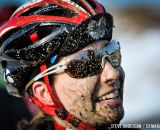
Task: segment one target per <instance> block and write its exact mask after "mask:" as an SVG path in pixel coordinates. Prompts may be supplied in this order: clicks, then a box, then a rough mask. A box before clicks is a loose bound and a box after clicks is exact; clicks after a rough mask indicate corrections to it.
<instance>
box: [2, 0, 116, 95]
mask: <svg viewBox="0 0 160 130" xmlns="http://www.w3.org/2000/svg"><path fill="white" fill-rule="evenodd" d="M112 27H113V19H112V16H111V15H110V14H109V13H106V12H105V9H104V8H103V7H102V6H101V5H100V4H99V3H97V2H96V1H95V0H35V1H30V2H28V3H27V4H25V5H23V6H22V7H20V8H19V9H18V10H16V12H15V13H14V14H13V15H12V17H11V18H10V20H9V21H8V22H6V23H5V24H4V25H3V26H2V27H1V28H0V43H1V48H0V57H1V64H2V69H3V75H4V80H5V82H6V88H7V90H8V92H9V93H10V94H12V95H14V96H21V95H23V91H24V88H25V85H26V84H27V83H28V82H29V80H30V78H28V77H30V75H31V73H32V72H33V70H35V69H36V67H39V66H40V65H41V64H42V63H44V62H47V61H48V60H49V59H50V57H51V56H53V55H55V54H58V56H66V55H69V54H72V53H74V52H76V51H77V50H79V49H81V48H83V47H85V46H87V45H88V44H90V43H92V42H94V41H98V40H102V39H103V40H108V41H110V40H111V38H112Z"/></svg>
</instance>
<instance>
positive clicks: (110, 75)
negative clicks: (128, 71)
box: [100, 60, 120, 85]
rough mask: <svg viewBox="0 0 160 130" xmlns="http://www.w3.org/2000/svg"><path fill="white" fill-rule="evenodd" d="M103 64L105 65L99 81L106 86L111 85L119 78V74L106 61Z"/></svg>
mask: <svg viewBox="0 0 160 130" xmlns="http://www.w3.org/2000/svg"><path fill="white" fill-rule="evenodd" d="M104 62H105V65H104V68H103V70H102V73H101V75H100V81H101V82H102V83H107V84H108V85H113V84H114V83H115V81H116V80H117V78H118V77H119V75H120V73H119V71H118V70H117V69H115V68H114V67H113V66H112V65H111V64H110V63H109V62H108V61H107V60H105V61H104Z"/></svg>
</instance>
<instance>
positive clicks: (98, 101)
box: [53, 41, 124, 126]
mask: <svg viewBox="0 0 160 130" xmlns="http://www.w3.org/2000/svg"><path fill="white" fill-rule="evenodd" d="M103 47H104V41H99V42H95V43H93V44H90V45H89V46H87V47H86V48H84V49H83V50H81V51H79V52H76V53H74V54H72V55H70V56H67V57H63V58H61V59H60V60H59V62H61V61H63V60H65V59H68V58H69V59H72V57H74V55H77V54H78V53H80V52H82V51H84V50H94V49H96V48H99V49H101V48H103ZM104 63H105V66H104V68H103V70H102V71H101V72H100V73H99V74H97V75H94V76H90V77H85V78H79V79H78V78H72V77H70V76H69V75H68V74H67V73H65V72H64V73H61V74H57V75H54V80H53V85H54V89H55V92H56V93H57V96H58V98H59V100H60V102H61V103H62V105H63V106H64V107H65V109H66V110H67V111H68V112H70V113H71V114H73V115H74V116H76V117H77V118H79V119H80V120H82V121H84V122H85V123H89V124H91V125H93V126H102V125H109V124H111V123H119V121H120V120H121V119H122V118H123V115H124V110H123V106H122V95H123V80H124V72H123V69H122V68H121V67H120V66H119V67H116V68H115V67H113V66H112V65H111V64H110V63H109V62H108V61H107V60H105V61H104Z"/></svg>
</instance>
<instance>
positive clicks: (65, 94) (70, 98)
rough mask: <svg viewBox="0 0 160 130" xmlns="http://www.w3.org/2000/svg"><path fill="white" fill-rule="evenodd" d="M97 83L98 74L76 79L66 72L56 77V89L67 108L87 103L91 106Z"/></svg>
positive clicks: (74, 107)
mask: <svg viewBox="0 0 160 130" xmlns="http://www.w3.org/2000/svg"><path fill="white" fill-rule="evenodd" d="M96 84H97V76H92V77H89V78H84V79H74V78H71V77H69V76H68V75H67V74H65V73H64V74H61V75H57V76H55V77H54V90H55V91H56V93H57V95H58V98H59V100H60V101H61V103H62V104H63V105H64V107H65V108H66V109H77V108H78V107H79V108H80V107H81V106H82V105H87V104H88V105H89V106H91V96H92V93H93V92H94V89H95V86H96Z"/></svg>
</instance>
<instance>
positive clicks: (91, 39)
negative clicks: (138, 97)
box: [0, 0, 124, 130]
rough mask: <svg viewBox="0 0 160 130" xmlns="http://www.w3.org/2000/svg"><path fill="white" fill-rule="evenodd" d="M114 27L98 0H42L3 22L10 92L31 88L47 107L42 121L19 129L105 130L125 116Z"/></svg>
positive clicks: (36, 100) (38, 101)
mask: <svg viewBox="0 0 160 130" xmlns="http://www.w3.org/2000/svg"><path fill="white" fill-rule="evenodd" d="M112 27H113V19H112V16H111V15H110V14H109V13H106V12H105V10H104V8H103V6H102V5H100V4H99V3H97V2H96V1H95V0H86V1H85V0H38V1H34V2H29V3H27V4H25V5H23V6H22V7H20V8H19V9H18V10H17V11H16V12H15V13H14V14H13V15H12V17H11V19H10V20H9V21H8V22H7V23H6V24H5V25H3V26H2V27H1V28H0V42H1V51H0V53H1V64H2V68H3V72H4V80H5V82H6V88H7V90H8V92H9V93H10V94H11V95H14V96H18V97H20V96H24V94H25V93H28V95H29V97H30V99H31V100H32V102H33V103H34V104H36V105H37V106H38V107H39V108H40V109H42V111H43V113H44V116H43V117H41V119H42V120H43V121H42V120H41V121H39V122H41V123H37V122H38V121H37V122H36V120H34V121H32V123H29V124H28V125H26V123H24V122H23V123H22V125H23V126H22V127H21V128H19V129H24V128H25V129H27V130H31V129H34V130H35V129H38V130H39V129H43V130H44V129H56V130H65V129H68V128H70V129H80V130H95V129H97V130H98V129H99V130H103V129H107V128H109V126H110V124H112V123H119V122H120V120H121V119H122V118H123V115H124V110H123V105H122V98H123V82H124V71H123V69H122V67H121V53H120V44H119V43H118V42H116V41H115V40H111V39H112ZM42 122H43V123H42ZM35 124H36V125H35ZM42 124H43V125H42ZM50 126H52V128H51V127H50Z"/></svg>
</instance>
